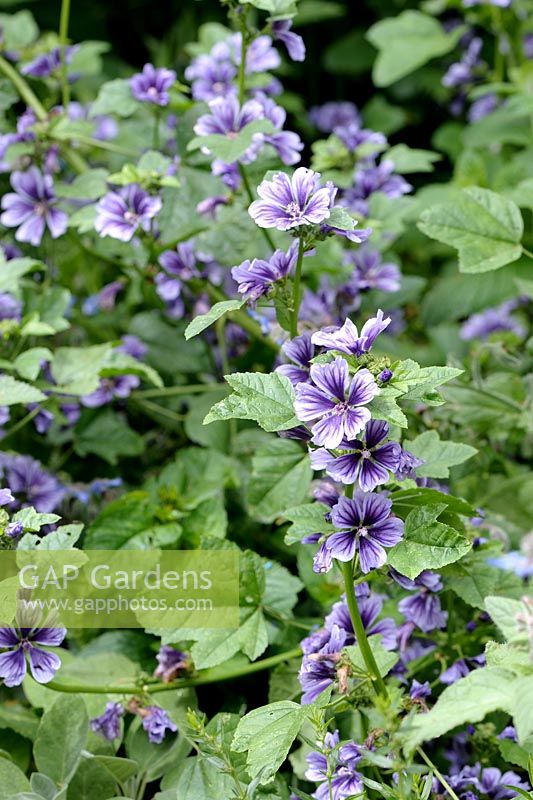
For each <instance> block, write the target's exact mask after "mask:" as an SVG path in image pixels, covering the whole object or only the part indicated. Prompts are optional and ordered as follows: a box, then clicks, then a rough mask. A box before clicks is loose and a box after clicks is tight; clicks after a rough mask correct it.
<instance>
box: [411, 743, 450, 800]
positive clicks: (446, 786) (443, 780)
mask: <svg viewBox="0 0 533 800" xmlns="http://www.w3.org/2000/svg"><path fill="white" fill-rule="evenodd" d="M416 752H417V753H418V755H419V756H420V757H421V758H422V759H423V760H424V761H425V762H426V764H427V765H428V767H429V768H430V769H431V770H432V771H433V774H434V775H435V777H436V778H437V779H438V780H439V781H440V782H441V783H442V785H443V787H444V789H446V791H447V792H448V794H449V795H450V797H451V798H452V800H459V798H458V797H457V795H456V794H455V792H454V790H453V789H452V787H451V786H450V784H449V783H448V781H447V780H446V778H445V777H444V775H442V773H441V772H440V771H439V770H438V769H437V767H436V766H435V764H434V763H433V761H431V759H430V758H429V757H428V756H427V755H426V754H425V753H424V751H423V750H422V748H421V747H417V748H416Z"/></svg>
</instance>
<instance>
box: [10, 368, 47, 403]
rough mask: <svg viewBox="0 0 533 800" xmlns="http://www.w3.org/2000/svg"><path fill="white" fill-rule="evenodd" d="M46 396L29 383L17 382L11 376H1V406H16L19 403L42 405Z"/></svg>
mask: <svg viewBox="0 0 533 800" xmlns="http://www.w3.org/2000/svg"><path fill="white" fill-rule="evenodd" d="M42 400H46V395H45V394H43V393H42V392H41V390H40V389H37V388H36V387H35V386H31V385H30V384H29V383H24V382H23V381H17V380H16V379H15V378H12V377H11V375H0V405H2V406H14V405H16V404H17V403H40V402H41V401H42Z"/></svg>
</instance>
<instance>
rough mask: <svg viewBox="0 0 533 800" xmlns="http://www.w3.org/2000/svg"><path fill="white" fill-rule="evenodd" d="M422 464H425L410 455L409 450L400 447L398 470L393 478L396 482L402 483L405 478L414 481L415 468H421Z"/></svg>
mask: <svg viewBox="0 0 533 800" xmlns="http://www.w3.org/2000/svg"><path fill="white" fill-rule="evenodd" d="M424 463H425V462H424V461H423V460H422V459H421V458H417V457H416V456H415V455H413V454H412V453H410V452H409V450H405V449H404V448H403V447H402V452H401V453H400V463H399V464H398V468H397V470H396V473H395V475H394V477H395V478H396V480H398V481H404V480H406V478H411V480H415V478H416V472H415V470H416V468H417V467H421V466H422V464H424Z"/></svg>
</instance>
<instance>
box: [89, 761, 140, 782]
mask: <svg viewBox="0 0 533 800" xmlns="http://www.w3.org/2000/svg"><path fill="white" fill-rule="evenodd" d="M94 761H96V762H97V763H98V764H100V765H101V766H102V767H103V768H104V769H105V770H106V771H107V772H108V773H109V774H110V775H111V776H112V777H113V778H114V779H115V780H116V781H118V782H119V783H124V781H126V780H127V779H128V778H131V776H132V775H136V774H137V772H138V771H139V765H138V764H137V762H136V761H132V759H131V758H117V757H115V756H104V755H95V756H94Z"/></svg>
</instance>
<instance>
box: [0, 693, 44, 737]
mask: <svg viewBox="0 0 533 800" xmlns="http://www.w3.org/2000/svg"><path fill="white" fill-rule="evenodd" d="M0 728H2V729H4V728H7V729H8V730H11V731H14V732H15V733H18V734H19V735H20V736H24V738H25V739H30V740H31V741H33V740H34V739H35V736H36V735H37V730H38V728H39V718H38V717H37V716H36V714H35V712H34V711H33V710H32V709H29V708H25V707H24V706H23V705H20V703H15V702H10V703H9V704H8V703H4V704H2V705H1V706H0Z"/></svg>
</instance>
